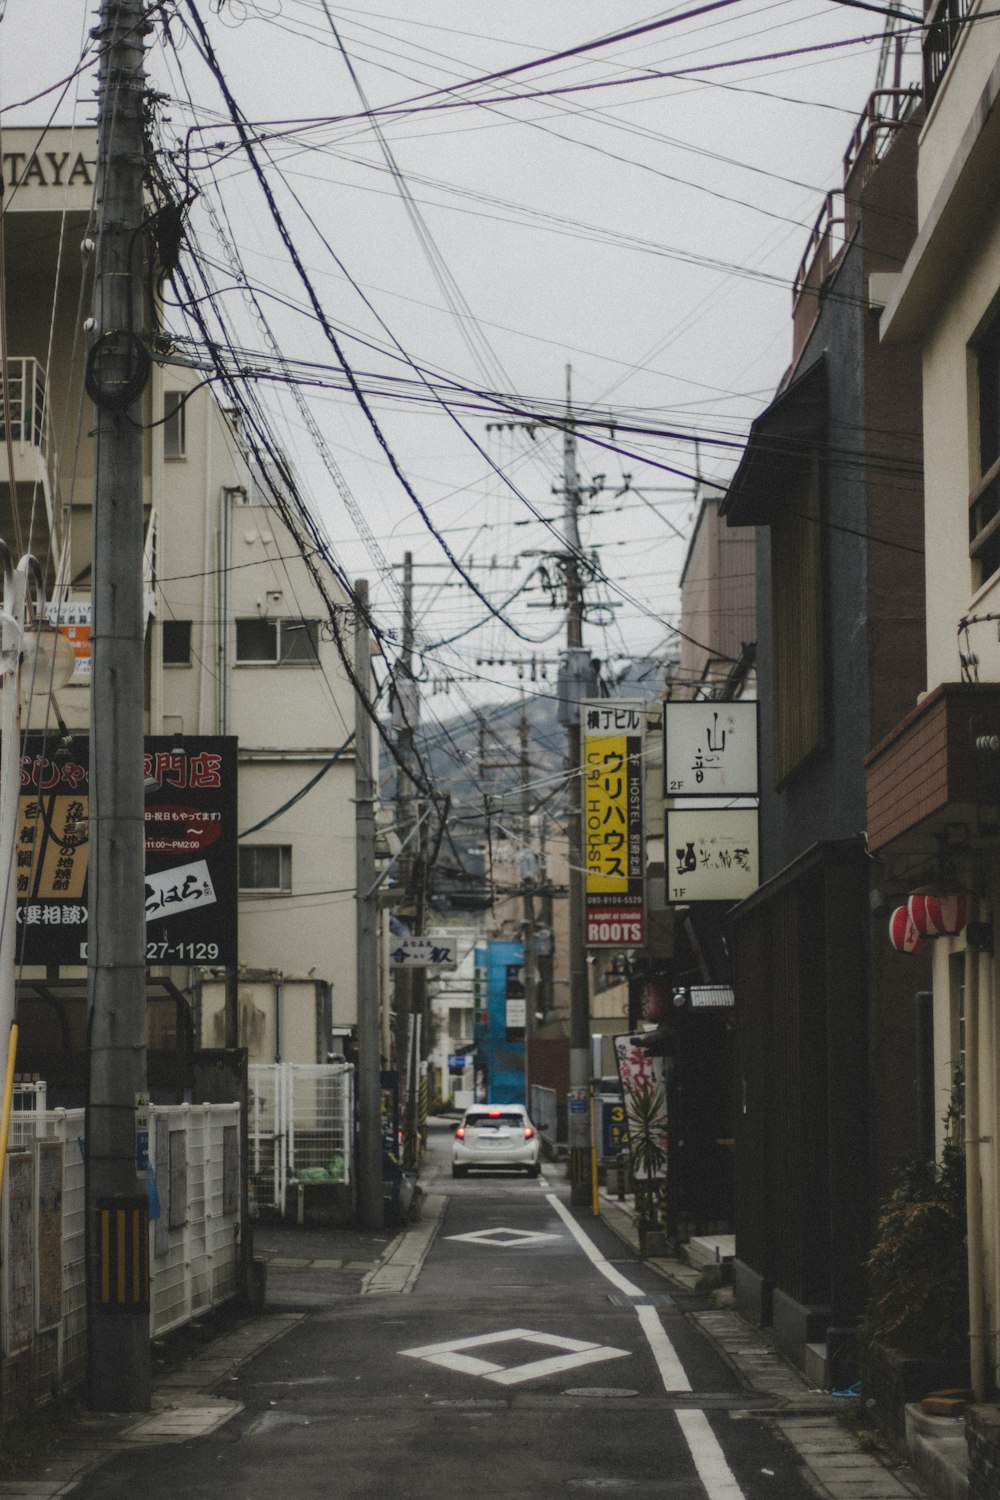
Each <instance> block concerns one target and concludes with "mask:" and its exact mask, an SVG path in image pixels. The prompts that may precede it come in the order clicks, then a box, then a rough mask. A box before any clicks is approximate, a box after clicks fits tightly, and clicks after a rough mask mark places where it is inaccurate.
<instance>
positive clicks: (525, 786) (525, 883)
mask: <svg viewBox="0 0 1000 1500" xmlns="http://www.w3.org/2000/svg"><path fill="white" fill-rule="evenodd" d="M520 740H521V845H522V848H523V849H524V851H525V855H526V856H527V854H529V853H531V854H532V855H533V850H532V847H531V762H530V760H529V758H528V715H527V713H526V711H525V707H524V691H523V689H522V691H521V720H520ZM537 876H538V869H537V866H536V865H535V864H534V863H533V862H532V863H530V864H529V863H528V862H527V860H526V868H525V870H524V871H523V872H522V876H521V880H522V885H521V899H522V901H523V903H524V923H523V934H524V935H523V938H522V944H523V947H524V1102H525V1105H526V1106H527V1108H528V1110H529V1113H530V1110H531V1037H532V1034H533V1032H534V1030H535V1011H536V1009H537V1003H538V1001H537V994H538V985H537V976H536V974H535V882H536V879H537Z"/></svg>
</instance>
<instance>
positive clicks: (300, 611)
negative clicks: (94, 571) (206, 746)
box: [0, 128, 356, 1062]
mask: <svg viewBox="0 0 1000 1500" xmlns="http://www.w3.org/2000/svg"><path fill="white" fill-rule="evenodd" d="M3 144H4V155H3V163H2V165H3V172H4V187H5V198H4V202H5V225H6V255H7V265H6V281H7V349H6V355H7V370H8V377H7V378H8V381H9V390H10V398H11V403H10V405H11V415H12V420H11V433H10V437H11V439H12V443H11V452H12V463H13V469H14V479H15V485H16V495H17V514H16V515H15V512H14V509H13V507H12V505H11V486H10V482H9V470H8V466H7V463H6V462H4V463H2V464H0V536H3V537H4V539H5V540H6V541H7V543H8V545H9V546H10V548H11V550H12V552H14V554H15V557H16V556H17V555H19V554H20V553H21V552H24V551H30V552H32V553H33V554H34V555H35V556H36V557H37V558H38V560H39V561H40V563H41V564H42V567H43V569H44V571H45V577H46V588H47V593H48V597H49V599H50V600H52V601H53V602H54V603H56V604H58V605H59V607H60V610H61V616H60V618H61V621H62V622H63V623H64V624H65V622H66V620H67V619H69V620H72V621H75V622H76V635H77V646H76V650H77V656H78V659H77V666H76V671H75V673H74V677H73V680H72V681H71V683H70V684H69V685H68V686H67V687H65V688H64V689H61V690H60V692H59V694H58V707H59V712H60V714H61V716H62V719H63V720H64V722H65V724H66V726H67V727H68V729H69V730H70V731H71V732H72V733H74V734H79V735H80V736H81V737H82V736H85V735H86V732H87V727H88V723H89V714H90V692H89V681H88V673H89V656H88V645H87V637H88V633H89V632H88V626H89V620H90V599H91V576H90V564H91V510H92V503H93V489H94V451H93V443H92V441H91V437H90V429H91V427H92V426H93V422H92V417H91V410H92V408H91V405H90V401H89V398H88V397H87V395H86V391H85V388H84V372H85V358H86V352H87V345H88V342H89V341H88V337H87V332H86V328H85V320H86V318H87V317H88V315H89V312H90V301H91V297H92V271H93V258H94V257H93V253H92V245H91V243H90V239H89V237H90V234H91V232H92V231H91V228H90V225H91V219H90V213H91V207H92V198H93V188H94V160H95V154H96V132H95V131H94V130H92V129H87V130H76V129H69V128H66V129H51V130H49V131H47V132H41V131H35V130H27V129H24V130H9V131H6V132H5V134H4V143H3ZM144 421H145V423H146V431H145V436H144V443H143V458H144V479H143V484H144V495H143V502H144V513H145V543H146V544H145V559H144V573H145V585H146V596H147V607H148V616H147V628H146V684H145V695H146V696H145V712H146V733H147V735H160V736H167V737H171V738H173V737H180V736H183V737H185V738H187V737H192V736H194V737H202V736H229V737H235V740H236V742H237V744H238V813H237V817H238V833H239V835H240V837H239V844H238V871H236V870H234V871H233V878H234V879H237V880H238V913H239V941H238V964H237V966H236V967H235V972H230V974H229V975H228V981H229V982H228V996H229V1014H228V1027H227V1016H226V996H227V975H226V974H225V973H224V972H223V970H222V967H221V966H220V965H218V964H213V963H212V962H211V956H210V955H209V954H207V953H206V954H205V955H196V956H201V957H204V958H205V959H206V961H205V962H202V963H186V964H183V965H178V964H174V965H172V966H170V967H169V969H167V968H161V967H160V966H157V965H155V964H153V965H152V967H151V968H150V970H149V972H150V974H151V975H152V976H157V975H160V976H162V977H163V978H164V979H165V980H169V983H170V984H171V985H172V986H174V988H175V990H176V991H177V992H179V993H180V994H181V995H182V996H183V997H184V999H185V1001H186V1002H187V1005H188V1006H189V1007H190V1010H191V1014H192V1017H193V1023H194V1037H195V1042H196V1044H197V1043H198V1042H200V1043H201V1044H202V1045H204V1046H209V1047H211V1046H220V1045H223V1043H224V1042H227V1041H228V1042H229V1043H232V1042H234V1041H235V1042H238V1043H239V1044H240V1045H243V1046H246V1047H247V1048H248V1049H249V1054H250V1060H251V1061H252V1062H256V1061H263V1062H271V1061H277V1060H281V1061H295V1062H322V1061H326V1059H327V1058H328V1056H329V1055H330V1053H331V1051H334V1050H338V1051H339V1050H342V1049H343V1046H344V1040H345V1038H346V1034H347V1033H348V1032H349V1031H350V1029H351V1028H352V1027H353V1025H354V1023H355V1020H356V1002H355V987H356V981H355V900H354V884H355V835H354V806H353V801H352V798H353V796H354V761H353V752H352V748H351V734H352V731H353V728H354V690H353V687H352V686H351V684H350V683H349V681H348V677H347V674H346V672H345V669H344V666H343V663H342V659H341V654H340V650H341V649H343V650H344V651H345V652H346V653H351V652H352V651H353V630H354V624H353V617H352V616H351V613H350V610H349V607H348V606H349V600H348V597H347V594H346V592H345V590H344V589H343V588H342V586H341V585H340V583H339V582H338V581H337V579H336V578H335V577H334V576H333V573H332V570H331V569H330V568H329V566H328V564H327V563H326V562H325V561H324V560H323V559H322V558H315V559H314V560H313V565H317V564H318V566H319V568H320V569H321V570H322V574H323V580H322V581H323V587H322V589H320V588H319V587H318V586H317V581H316V579H315V577H314V575H313V573H312V572H311V571H310V566H309V565H307V563H306V562H305V561H304V560H303V556H302V553H303V551H304V550H306V546H307V543H306V542H305V541H304V540H303V538H304V530H303V531H298V528H297V527H296V525H295V519H294V512H293V511H292V509H291V507H289V508H288V509H287V510H286V511H285V514H286V516H291V517H292V521H291V524H289V521H288V520H286V519H284V518H283V515H282V512H281V510H280V509H279V508H277V507H276V506H275V503H274V493H273V491H272V490H271V489H270V488H269V485H268V483H267V475H266V474H265V473H262V472H261V470H260V468H259V466H256V465H255V463H254V462H253V460H252V457H251V454H250V451H249V448H248V445H247V443H246V442H245V441H244V434H243V431H242V429H241V423H240V420H239V417H238V415H237V414H236V413H233V412H230V411H227V410H224V409H223V408H222V406H221V405H220V404H219V402H218V400H217V399H216V397H215V395H214V394H213V387H212V385H211V384H208V383H206V382H205V380H204V376H203V374H202V373H201V372H196V371H193V370H191V369H185V368H182V367H180V366H174V365H170V364H158V363H155V362H154V363H153V366H152V370H151V375H150V379H149V383H148V385H147V388H146V393H145V396H144ZM18 522H19V523H20V525H19V527H18ZM324 595H325V596H326V597H325V598H324ZM330 599H332V600H333V602H334V609H333V614H334V617H335V618H334V622H331V618H330V616H331V611H330V608H329V606H328V601H329V600H330ZM338 635H339V636H340V638H341V642H342V647H339V646H338V641H337V639H336V637H337V636H338ZM48 712H49V711H48V708H47V704H46V701H45V700H44V699H42V700H40V701H39V700H35V701H34V706H33V708H32V725H33V726H37V725H40V724H41V723H42V721H43V720H44V719H45V717H46V715H47V714H48ZM49 718H50V721H51V715H49ZM28 972H29V973H36V974H37V973H38V969H37V968H36V969H35V970H32V971H28ZM67 972H69V973H70V974H75V976H76V977H77V978H78V979H80V976H81V975H82V973H83V971H82V969H79V968H78V969H75V970H70V971H66V970H63V977H65V974H66V973H67ZM81 983H82V981H81ZM78 989H79V986H78ZM78 998H79V997H78ZM348 1050H349V1043H348Z"/></svg>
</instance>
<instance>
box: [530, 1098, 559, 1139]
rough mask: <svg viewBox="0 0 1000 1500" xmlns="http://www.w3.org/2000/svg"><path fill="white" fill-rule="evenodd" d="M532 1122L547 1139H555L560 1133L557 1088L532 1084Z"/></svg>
mask: <svg viewBox="0 0 1000 1500" xmlns="http://www.w3.org/2000/svg"><path fill="white" fill-rule="evenodd" d="M530 1114H531V1123H532V1124H533V1125H534V1127H535V1129H536V1130H537V1131H538V1133H539V1135H541V1136H544V1137H545V1139H546V1140H547V1141H553V1142H554V1141H555V1140H556V1139H557V1138H558V1134H559V1124H558V1112H557V1107H556V1091H555V1089H547V1088H545V1087H543V1085H542V1084H540V1083H533V1084H532V1085H531V1110H530Z"/></svg>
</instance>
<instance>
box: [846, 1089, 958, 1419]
mask: <svg viewBox="0 0 1000 1500" xmlns="http://www.w3.org/2000/svg"><path fill="white" fill-rule="evenodd" d="M945 1125H946V1136H945V1144H944V1149H943V1151H942V1154H941V1161H940V1163H939V1164H935V1163H934V1162H924V1161H919V1160H909V1161H906V1162H904V1163H903V1164H902V1165H901V1166H900V1168H899V1170H898V1171H897V1174H896V1181H895V1185H894V1187H893V1190H892V1193H891V1194H890V1196H889V1199H888V1201H887V1202H886V1203H885V1204H884V1205H883V1207H882V1209H881V1211H880V1213H879V1216H878V1222H877V1228H876V1239H875V1245H874V1248H873V1249H872V1252H871V1254H870V1256H869V1257H868V1263H867V1268H868V1285H869V1296H868V1305H867V1309H866V1313H865V1319H864V1322H863V1325H862V1328H861V1349H860V1356H861V1358H860V1364H861V1377H862V1379H861V1385H862V1392H863V1395H864V1397H865V1399H866V1400H867V1401H869V1402H870V1403H871V1404H872V1406H873V1407H874V1415H875V1419H876V1421H877V1422H878V1425H879V1426H880V1427H881V1428H882V1430H883V1431H884V1432H885V1433H886V1434H887V1436H890V1437H892V1438H894V1439H896V1440H901V1439H902V1437H903V1435H904V1432H905V1417H904V1411H905V1407H906V1405H907V1404H908V1403H909V1402H911V1401H919V1400H920V1399H921V1398H922V1397H923V1396H926V1395H928V1394H929V1393H930V1392H931V1391H935V1390H941V1389H944V1388H947V1389H953V1388H959V1387H965V1386H967V1385H968V1383H969V1357H968V1326H969V1324H968V1307H969V1304H968V1265H967V1259H966V1248H965V1153H964V1148H963V1144H962V1141H961V1138H960V1137H961V1078H960V1077H958V1076H956V1080H955V1090H954V1092H953V1095H952V1100H951V1104H950V1106H949V1109H948V1113H947V1115H946V1116H945Z"/></svg>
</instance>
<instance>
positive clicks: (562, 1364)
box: [399, 1328, 629, 1385]
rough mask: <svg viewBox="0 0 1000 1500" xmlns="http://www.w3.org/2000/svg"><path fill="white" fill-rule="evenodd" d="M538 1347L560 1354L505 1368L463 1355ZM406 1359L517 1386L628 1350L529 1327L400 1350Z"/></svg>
mask: <svg viewBox="0 0 1000 1500" xmlns="http://www.w3.org/2000/svg"><path fill="white" fill-rule="evenodd" d="M515 1341H516V1342H518V1343H526V1344H541V1345H543V1346H545V1347H547V1348H550V1349H558V1350H559V1351H560V1353H558V1354H554V1355H550V1356H549V1357H548V1358H547V1359H535V1360H530V1361H529V1362H528V1363H527V1364H522V1365H513V1366H510V1367H508V1368H505V1367H504V1366H503V1365H497V1364H493V1363H492V1362H491V1361H490V1360H486V1359H477V1358H476V1357H475V1355H473V1354H465V1353H463V1352H462V1351H463V1350H466V1349H482V1348H486V1347H488V1346H490V1345H493V1344H501V1343H512V1342H515ZM399 1352H400V1354H402V1355H405V1357H406V1358H407V1359H422V1360H425V1361H426V1362H427V1364H430V1365H438V1366H439V1367H440V1368H441V1369H443V1370H453V1371H455V1372H456V1373H457V1374H460V1375H477V1376H479V1377H480V1378H481V1379H483V1380H492V1381H494V1382H495V1384H497V1385H519V1384H520V1383H521V1382H522V1381H525V1380H541V1379H542V1378H543V1376H546V1375H559V1374H561V1373H562V1371H564V1370H577V1369H579V1368H580V1366H581V1365H592V1364H596V1363H599V1362H600V1361H602V1360H607V1359H624V1358H626V1356H627V1355H628V1353H629V1350H628V1349H615V1348H612V1347H611V1345H609V1344H595V1343H593V1342H591V1341H589V1340H587V1339H569V1338H563V1337H561V1336H560V1335H559V1334H555V1333H537V1332H535V1331H534V1330H533V1329H531V1328H505V1329H503V1330H502V1331H501V1332H500V1333H484V1334H478V1335H473V1336H472V1337H471V1338H464V1339H447V1340H445V1341H444V1342H443V1343H438V1344H422V1345H421V1346H420V1347H419V1348H417V1349H401V1350H400V1351H399Z"/></svg>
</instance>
